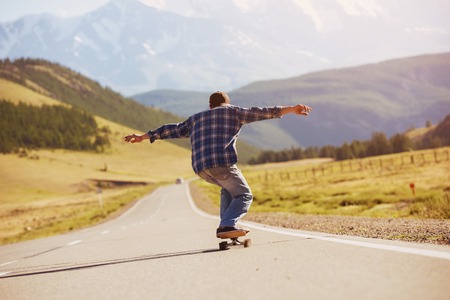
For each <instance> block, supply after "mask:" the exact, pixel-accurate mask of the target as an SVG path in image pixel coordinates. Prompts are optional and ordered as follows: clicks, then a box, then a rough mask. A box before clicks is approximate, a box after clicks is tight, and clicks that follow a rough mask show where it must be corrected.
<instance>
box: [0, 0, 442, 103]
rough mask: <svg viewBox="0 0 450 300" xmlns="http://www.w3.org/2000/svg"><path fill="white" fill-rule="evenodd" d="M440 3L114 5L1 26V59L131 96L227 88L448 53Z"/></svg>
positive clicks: (165, 0) (194, 0)
mask: <svg viewBox="0 0 450 300" xmlns="http://www.w3.org/2000/svg"><path fill="white" fill-rule="evenodd" d="M445 1H447V0H430V3H431V4H430V3H428V2H426V3H425V2H423V3H422V2H421V1H418V2H415V3H414V4H413V3H412V2H410V0H398V1H395V3H394V2H392V3H391V2H384V1H377V0H367V1H355V0H329V1H327V2H326V4H325V3H324V2H323V1H314V0H229V1H210V0H191V1H186V0H127V1H123V0H111V1H110V2H108V3H107V4H106V5H104V6H102V7H100V8H98V9H97V10H95V11H92V12H90V13H87V14H85V15H82V16H79V17H73V18H59V17H55V16H43V15H37V16H28V17H23V18H21V19H19V20H17V21H15V22H7V23H1V24H0V58H6V57H8V58H11V59H14V58H18V57H36V58H44V59H49V60H51V61H56V62H59V63H61V64H63V65H66V66H68V67H70V68H72V69H74V70H76V71H79V72H81V73H83V74H85V75H87V76H89V77H91V78H94V79H96V80H99V81H100V82H101V83H102V84H103V85H108V86H110V87H112V88H114V89H116V90H118V91H121V92H122V93H124V94H127V95H130V94H136V93H139V92H144V91H148V90H152V89H162V88H164V89H167V88H170V89H184V90H198V91H211V90H217V89H221V90H232V89H235V88H238V87H240V86H242V85H245V84H247V83H249V82H252V81H256V80H264V79H275V78H283V77H291V76H296V75H300V74H304V73H307V72H310V71H314V70H320V69H325V68H337V67H342V66H349V65H358V64H363V63H368V62H375V61H381V60H385V59H388V58H393V57H402V56H411V55H415V54H422V53H436V52H446V51H449V50H450V47H449V45H450V32H449V31H448V30H447V28H448V27H449V26H450V24H449V19H448V18H447V16H448V15H450V6H448V5H445V3H446V2H445ZM433 3H437V4H435V5H434V6H433ZM418 11H421V12H427V13H421V14H417V12H418ZM390 16H395V18H392V17H390ZM430 29H432V30H430Z"/></svg>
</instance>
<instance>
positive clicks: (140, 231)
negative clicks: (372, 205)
mask: <svg viewBox="0 0 450 300" xmlns="http://www.w3.org/2000/svg"><path fill="white" fill-rule="evenodd" d="M217 224H218V220H217V219H216V218H215V217H212V216H209V215H206V214H204V213H202V212H200V211H198V210H197V209H196V208H195V207H194V206H193V204H192V201H191V199H190V195H189V190H188V187H187V185H186V184H181V185H173V186H167V187H163V188H160V189H158V190H156V191H155V192H154V193H152V194H151V195H149V196H147V197H145V198H144V199H142V200H141V201H140V202H138V203H137V204H136V205H135V206H133V207H132V208H131V209H130V210H129V211H127V212H126V213H125V214H123V215H122V216H121V217H119V218H118V219H116V220H113V221H110V222H107V223H104V224H101V225H98V226H95V227H91V228H88V229H84V230H80V231H77V232H73V233H70V234H65V235H60V236H56V237H51V238H46V239H40V240H34V241H29V242H23V243H19V244H14V245H7V246H2V247H0V299H5V300H6V299H8V300H9V299H230V298H237V299H396V300H398V299H427V300H428V299H446V300H448V299H450V247H447V246H433V245H421V244H412V243H402V242H393V241H383V240H375V239H363V238H351V237H340V236H334V235H324V234H318V233H310V232H302V231H294V230H285V229H282V228H274V227H265V226H261V225H258V224H252V223H245V224H243V225H245V226H247V227H250V228H251V232H250V234H249V236H248V237H249V238H251V239H252V246H251V247H249V248H243V247H240V248H232V249H230V250H226V251H219V250H218V243H219V242H220V240H218V239H217V238H216V237H215V229H216V227H217Z"/></svg>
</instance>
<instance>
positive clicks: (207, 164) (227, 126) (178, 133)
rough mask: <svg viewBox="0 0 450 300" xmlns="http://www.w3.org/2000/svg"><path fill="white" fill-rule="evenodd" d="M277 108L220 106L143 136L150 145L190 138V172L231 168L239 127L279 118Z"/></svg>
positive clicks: (279, 109) (235, 158)
mask: <svg viewBox="0 0 450 300" xmlns="http://www.w3.org/2000/svg"><path fill="white" fill-rule="evenodd" d="M280 112H281V107H266V108H259V107H252V108H242V107H238V106H233V105H223V106H219V107H216V108H214V109H210V110H205V111H202V112H199V113H197V114H194V115H192V116H190V117H189V118H188V119H187V120H186V121H184V122H181V123H178V124H166V125H163V126H161V127H159V128H158V129H155V130H150V131H149V132H148V133H147V134H148V136H149V137H150V142H151V143H153V142H154V141H155V140H156V139H161V140H162V139H171V138H182V137H190V139H191V146H192V168H193V169H194V172H195V173H197V174H198V173H199V172H200V171H202V170H203V169H209V168H216V167H227V166H231V165H234V164H235V163H236V162H237V160H238V158H237V153H236V138H237V136H238V134H239V131H240V130H241V127H242V125H244V124H248V123H251V122H255V121H260V120H265V119H272V118H281V114H280Z"/></svg>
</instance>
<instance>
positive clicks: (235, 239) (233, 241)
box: [217, 230, 252, 250]
mask: <svg viewBox="0 0 450 300" xmlns="http://www.w3.org/2000/svg"><path fill="white" fill-rule="evenodd" d="M245 235H247V232H245V231H243V230H242V231H241V230H239V231H232V232H224V233H222V234H219V235H218V236H217V237H218V238H220V239H223V240H225V239H230V241H229V242H228V241H224V242H221V243H219V249H220V250H228V249H230V247H233V246H244V248H247V247H250V245H251V244H252V240H251V239H245V240H243V241H240V240H239V237H241V236H245Z"/></svg>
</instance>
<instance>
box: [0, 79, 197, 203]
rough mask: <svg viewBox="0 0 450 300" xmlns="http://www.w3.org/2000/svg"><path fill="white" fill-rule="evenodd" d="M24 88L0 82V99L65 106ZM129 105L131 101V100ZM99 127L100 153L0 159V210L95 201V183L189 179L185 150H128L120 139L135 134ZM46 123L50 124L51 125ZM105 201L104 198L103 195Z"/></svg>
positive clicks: (103, 122) (144, 146)
mask: <svg viewBox="0 0 450 300" xmlns="http://www.w3.org/2000/svg"><path fill="white" fill-rule="evenodd" d="M28 86H34V87H35V88H34V90H33V89H30V88H28V87H26V86H24V85H21V84H16V83H14V82H11V81H8V80H5V79H0V99H9V101H11V102H12V103H18V102H19V101H20V102H21V103H24V104H27V105H33V106H37V107H39V106H42V105H62V106H66V107H67V106H68V105H67V104H64V103H62V102H60V101H58V100H56V99H55V98H52V97H51V93H50V92H46V93H47V96H45V95H42V94H40V93H37V92H36V91H35V90H36V89H37V88H36V84H35V83H32V82H31V81H28ZM130 102H131V101H130ZM95 121H96V123H97V127H98V128H108V130H109V132H110V133H109V134H108V138H109V142H110V146H109V147H105V151H104V152H102V153H98V152H96V151H73V150H62V149H40V150H39V149H38V150H30V149H27V150H23V151H20V152H19V155H18V153H13V154H2V155H0V192H1V194H2V195H3V196H2V198H1V201H0V202H1V203H0V205H2V207H4V206H3V205H6V206H8V205H17V204H18V203H23V204H25V203H29V202H32V201H44V200H45V201H59V200H63V199H66V200H67V199H71V198H74V199H75V198H77V199H78V200H80V199H84V198H89V199H90V198H92V197H96V195H95V193H94V192H95V190H96V186H97V184H99V183H105V184H108V182H109V183H110V184H111V185H112V186H114V185H116V184H122V185H127V184H133V183H149V182H160V181H170V182H172V181H173V180H174V178H176V177H179V176H183V177H189V176H193V172H192V170H191V165H190V151H189V150H188V149H185V148H183V147H180V146H177V145H174V144H172V143H169V142H166V141H161V142H158V143H154V144H152V145H151V146H150V145H149V144H148V143H141V144H135V145H130V144H126V143H124V142H123V136H124V135H126V134H128V133H130V132H134V131H135V130H136V129H134V128H130V127H127V126H123V125H121V124H118V123H115V122H112V121H110V120H107V119H105V118H102V117H98V116H95ZM50 123H51V122H50ZM105 197H106V195H105Z"/></svg>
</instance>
